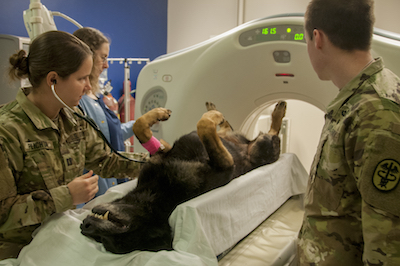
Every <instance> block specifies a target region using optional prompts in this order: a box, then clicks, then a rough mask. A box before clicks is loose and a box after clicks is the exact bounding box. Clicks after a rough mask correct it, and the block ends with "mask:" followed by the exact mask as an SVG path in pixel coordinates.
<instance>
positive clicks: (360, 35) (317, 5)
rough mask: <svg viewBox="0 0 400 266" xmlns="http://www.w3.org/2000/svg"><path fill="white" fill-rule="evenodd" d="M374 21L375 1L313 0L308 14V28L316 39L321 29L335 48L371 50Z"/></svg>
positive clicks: (306, 16)
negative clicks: (315, 30)
mask: <svg viewBox="0 0 400 266" xmlns="http://www.w3.org/2000/svg"><path fill="white" fill-rule="evenodd" d="M374 22H375V16H374V2H373V0H312V1H311V2H310V3H309V4H308V7H307V11H306V15H305V30H306V32H307V34H308V36H309V37H310V38H311V40H312V38H313V31H314V29H318V30H322V31H323V32H324V33H325V34H326V35H327V36H328V38H329V40H330V41H331V42H332V44H333V45H335V46H336V47H338V48H340V49H343V50H347V51H353V50H362V51H366V50H369V49H370V47H371V39H372V33H373V27H374Z"/></svg>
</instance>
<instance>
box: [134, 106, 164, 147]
mask: <svg viewBox="0 0 400 266" xmlns="http://www.w3.org/2000/svg"><path fill="white" fill-rule="evenodd" d="M170 116H171V110H168V109H165V108H161V107H159V108H154V109H152V110H150V111H148V112H147V113H145V114H144V115H142V116H141V117H139V118H138V119H137V120H136V122H135V124H134V125H133V128H132V130H133V133H135V136H136V138H137V139H138V140H139V141H140V143H142V144H143V143H146V142H148V141H149V140H150V139H151V137H152V136H153V132H152V131H151V129H150V128H151V126H152V125H154V124H155V123H157V122H158V121H165V120H168V118H169V117H170ZM163 144H164V143H163Z"/></svg>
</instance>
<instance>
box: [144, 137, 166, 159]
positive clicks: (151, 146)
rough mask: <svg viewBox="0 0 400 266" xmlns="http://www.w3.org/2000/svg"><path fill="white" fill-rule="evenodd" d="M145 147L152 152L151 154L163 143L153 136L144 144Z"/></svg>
mask: <svg viewBox="0 0 400 266" xmlns="http://www.w3.org/2000/svg"><path fill="white" fill-rule="evenodd" d="M142 146H143V148H145V149H146V150H147V151H148V152H150V154H151V155H153V154H155V153H156V152H157V151H158V149H159V148H160V146H161V143H160V141H159V140H158V139H156V138H155V137H154V136H152V137H151V139H150V140H149V141H148V142H146V143H143V144H142Z"/></svg>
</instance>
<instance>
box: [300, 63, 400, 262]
mask: <svg viewBox="0 0 400 266" xmlns="http://www.w3.org/2000/svg"><path fill="white" fill-rule="evenodd" d="M399 179H400V79H399V78H398V77H397V76H396V75H394V74H393V73H392V72H391V71H390V70H388V69H385V68H384V67H383V62H382V59H380V58H378V59H376V60H375V62H374V63H372V64H371V65H370V66H369V67H367V68H366V69H364V70H363V71H362V72H361V73H360V74H359V75H358V76H357V77H355V78H354V79H353V80H352V81H351V82H349V83H348V84H347V85H346V86H345V87H344V88H342V89H341V90H340V92H339V94H338V95H337V97H336V99H334V100H333V101H332V102H331V103H330V105H329V106H328V109H327V114H326V116H325V125H324V128H323V131H322V135H321V139H320V143H319V145H318V149H317V153H316V155H315V158H314V162H313V165H312V167H311V171H310V179H309V183H308V190H307V194H306V198H305V216H304V221H303V226H302V229H301V231H300V234H299V245H298V248H299V252H298V253H299V254H298V255H299V258H300V265H311V263H314V264H312V265H352V266H353V265H400V219H399V217H400V185H398V183H399Z"/></svg>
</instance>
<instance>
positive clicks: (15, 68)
mask: <svg viewBox="0 0 400 266" xmlns="http://www.w3.org/2000/svg"><path fill="white" fill-rule="evenodd" d="M9 61H10V64H11V67H10V69H9V72H8V74H9V76H10V78H11V79H12V80H15V79H21V78H26V77H27V75H28V74H29V63H28V57H27V56H26V52H25V51H24V50H20V51H19V52H18V53H16V54H13V55H12V56H11V57H10V60H9Z"/></svg>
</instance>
